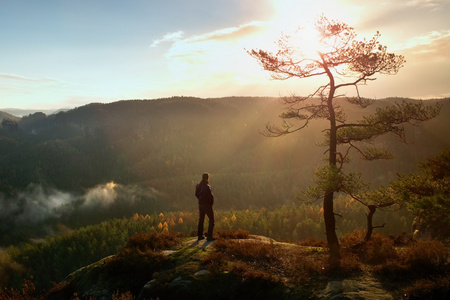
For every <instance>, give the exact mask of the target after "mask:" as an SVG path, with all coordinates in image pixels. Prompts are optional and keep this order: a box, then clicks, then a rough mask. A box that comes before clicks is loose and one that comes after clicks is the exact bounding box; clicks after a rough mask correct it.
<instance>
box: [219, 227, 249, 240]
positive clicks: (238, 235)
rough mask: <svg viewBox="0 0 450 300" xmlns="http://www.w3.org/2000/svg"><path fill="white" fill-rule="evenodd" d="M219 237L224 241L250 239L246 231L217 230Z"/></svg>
mask: <svg viewBox="0 0 450 300" xmlns="http://www.w3.org/2000/svg"><path fill="white" fill-rule="evenodd" d="M216 234H217V236H218V237H219V238H222V239H248V237H249V233H248V231H246V230H242V229H237V230H217V232H216Z"/></svg>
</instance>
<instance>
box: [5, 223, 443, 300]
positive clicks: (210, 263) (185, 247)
mask: <svg viewBox="0 0 450 300" xmlns="http://www.w3.org/2000/svg"><path fill="white" fill-rule="evenodd" d="M215 234H216V237H217V240H216V241H215V242H213V243H211V242H206V241H202V243H197V242H196V240H194V239H193V238H184V237H183V236H180V235H179V234H175V233H173V232H162V233H148V234H147V233H145V234H144V233H142V234H137V235H134V236H132V237H131V238H130V239H129V241H128V242H127V244H126V247H125V248H124V249H123V250H122V251H120V252H119V253H117V254H116V255H114V256H110V257H107V258H104V259H103V260H100V261H99V262H97V263H94V264H92V265H89V266H87V267H84V268H82V269H80V270H78V271H76V272H74V273H72V274H71V275H70V276H69V277H68V278H67V280H66V281H65V282H62V283H60V284H58V285H55V286H54V288H53V289H52V290H51V292H50V293H49V295H48V296H47V297H48V299H62V298H64V299H84V298H86V297H88V298H89V297H91V299H100V298H101V297H100V296H95V295H94V296H93V295H92V294H89V293H88V292H89V291H92V290H100V291H102V290H108V291H109V293H110V295H109V297H112V299H121V300H128V299H136V298H137V296H138V295H139V294H140V293H141V290H142V288H143V286H144V285H146V284H149V282H153V287H152V288H151V290H150V291H149V295H150V296H149V297H150V298H153V299H156V297H160V298H161V299H162V298H164V299H177V297H178V296H179V295H183V297H184V298H185V299H274V298H277V299H281V298H282V299H311V298H312V299H314V298H317V297H318V295H319V293H320V291H322V290H323V289H324V288H325V286H326V284H327V283H328V282H331V281H335V280H338V281H339V280H344V279H351V280H353V281H364V280H365V279H367V278H371V279H370V280H372V281H377V282H380V283H381V284H382V286H383V288H384V289H385V290H386V291H388V293H390V294H391V295H392V296H393V298H394V299H426V298H429V299H448V296H449V293H450V272H449V271H450V268H449V257H450V253H449V248H448V247H447V246H446V245H445V244H443V243H441V242H439V241H436V240H432V241H420V240H414V239H412V238H409V237H407V236H396V237H395V236H389V237H388V236H384V235H381V234H377V233H375V234H374V235H373V237H372V239H371V240H370V241H369V242H367V243H361V240H362V238H363V236H364V233H363V232H361V231H355V232H353V233H351V234H348V235H345V236H343V237H342V238H341V246H342V260H341V267H340V269H339V271H338V272H336V271H335V270H329V269H328V268H327V261H328V255H329V253H328V249H327V248H326V247H324V246H325V245H324V244H323V242H320V241H317V240H312V239H311V240H307V241H303V242H300V243H286V242H277V241H275V240H272V239H269V238H265V237H260V236H253V235H250V234H249V233H248V232H247V231H244V230H224V231H217V232H216V233H215ZM167 253H169V254H167ZM206 270H208V271H206ZM199 271H206V275H203V276H200V277H198V276H197V275H195V274H196V273H197V272H199ZM204 273H205V272H204ZM61 297H62V298H61ZM0 299H13V300H15V299H30V300H35V299H41V298H39V295H37V294H36V292H35V290H34V287H33V284H32V282H31V281H26V282H24V287H23V288H22V289H20V290H2V291H0Z"/></svg>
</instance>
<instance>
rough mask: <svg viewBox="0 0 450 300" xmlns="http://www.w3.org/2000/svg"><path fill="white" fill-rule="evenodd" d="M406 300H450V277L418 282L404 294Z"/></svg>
mask: <svg viewBox="0 0 450 300" xmlns="http://www.w3.org/2000/svg"><path fill="white" fill-rule="evenodd" d="M404 295H405V298H406V299H410V300H412V299H434V300H440V299H445V300H446V299H450V276H446V277H438V278H433V279H421V280H417V281H416V282H415V283H414V284H413V285H412V286H410V287H407V288H406V289H405V292H404Z"/></svg>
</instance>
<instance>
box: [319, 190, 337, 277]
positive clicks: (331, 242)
mask: <svg viewBox="0 0 450 300" xmlns="http://www.w3.org/2000/svg"><path fill="white" fill-rule="evenodd" d="M323 216H324V221H325V232H326V235H327V242H328V248H329V249H330V261H329V262H330V267H331V269H336V268H339V267H340V264H341V253H340V245H339V240H338V237H337V235H336V219H335V215H334V209H333V193H332V192H331V193H327V194H326V195H325V197H324V199H323Z"/></svg>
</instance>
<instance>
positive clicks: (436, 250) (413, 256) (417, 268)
mask: <svg viewBox="0 0 450 300" xmlns="http://www.w3.org/2000/svg"><path fill="white" fill-rule="evenodd" d="M448 260H449V249H448V248H446V247H445V246H444V245H443V244H442V243H441V242H439V241H436V240H433V241H417V242H416V243H413V244H412V245H411V246H409V247H405V248H404V249H403V251H401V261H402V262H403V263H404V264H406V265H408V266H409V269H410V270H411V271H413V272H420V273H421V274H423V273H428V274H432V273H437V272H443V271H448V267H449V263H448Z"/></svg>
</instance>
